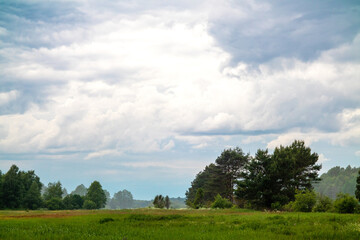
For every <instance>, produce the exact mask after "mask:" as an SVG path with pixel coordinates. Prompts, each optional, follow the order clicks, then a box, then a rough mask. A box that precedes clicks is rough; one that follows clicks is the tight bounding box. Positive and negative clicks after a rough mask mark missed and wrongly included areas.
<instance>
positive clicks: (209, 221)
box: [0, 209, 360, 240]
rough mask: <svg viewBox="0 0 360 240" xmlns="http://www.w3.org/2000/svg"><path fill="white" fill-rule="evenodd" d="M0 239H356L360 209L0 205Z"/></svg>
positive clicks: (359, 227) (358, 231)
mask: <svg viewBox="0 0 360 240" xmlns="http://www.w3.org/2000/svg"><path fill="white" fill-rule="evenodd" d="M0 239H21V240H25V239H87V240H90V239H126V240H132V239H267V240H269V239H360V215H358V214H357V215H356V214H341V215H340V214H333V213H265V212H253V211H249V210H241V209H229V210H155V209H135V210H96V211H87V210H79V211H28V212H27V211H0Z"/></svg>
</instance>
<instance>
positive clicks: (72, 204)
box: [63, 194, 84, 210]
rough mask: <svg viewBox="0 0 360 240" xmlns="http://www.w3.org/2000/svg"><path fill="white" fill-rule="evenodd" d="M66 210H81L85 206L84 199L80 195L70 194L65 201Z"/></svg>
mask: <svg viewBox="0 0 360 240" xmlns="http://www.w3.org/2000/svg"><path fill="white" fill-rule="evenodd" d="M63 203H64V208H65V209H69V210H72V209H81V208H82V207H83V204H84V197H82V196H80V195H78V194H69V195H67V196H66V197H64V199H63Z"/></svg>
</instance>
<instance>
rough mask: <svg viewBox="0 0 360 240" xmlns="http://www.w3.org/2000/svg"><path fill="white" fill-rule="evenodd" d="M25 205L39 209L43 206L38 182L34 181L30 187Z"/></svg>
mask: <svg viewBox="0 0 360 240" xmlns="http://www.w3.org/2000/svg"><path fill="white" fill-rule="evenodd" d="M24 206H25V207H26V208H29V209H32V210H34V209H38V208H39V207H41V206H42V198H41V194H40V187H39V184H38V183H37V182H35V181H34V182H33V183H32V184H31V186H30V189H29V190H28V191H27V193H26V196H25V199H24Z"/></svg>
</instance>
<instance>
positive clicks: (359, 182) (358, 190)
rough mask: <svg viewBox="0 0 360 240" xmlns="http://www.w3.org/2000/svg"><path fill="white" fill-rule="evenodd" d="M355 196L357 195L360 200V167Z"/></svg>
mask: <svg viewBox="0 0 360 240" xmlns="http://www.w3.org/2000/svg"><path fill="white" fill-rule="evenodd" d="M355 196H356V198H357V200H358V201H360V169H359V173H358V177H357V178H356V191H355Z"/></svg>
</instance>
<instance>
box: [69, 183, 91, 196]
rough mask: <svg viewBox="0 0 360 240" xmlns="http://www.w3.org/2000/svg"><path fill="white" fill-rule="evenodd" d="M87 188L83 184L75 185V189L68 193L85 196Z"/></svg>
mask: <svg viewBox="0 0 360 240" xmlns="http://www.w3.org/2000/svg"><path fill="white" fill-rule="evenodd" d="M87 191H88V190H87V188H86V187H85V186H84V184H80V185H79V186H77V187H76V188H75V190H74V191H72V192H71V193H70V194H72V195H76V194H77V195H80V196H83V197H84V196H86V193H87Z"/></svg>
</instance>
